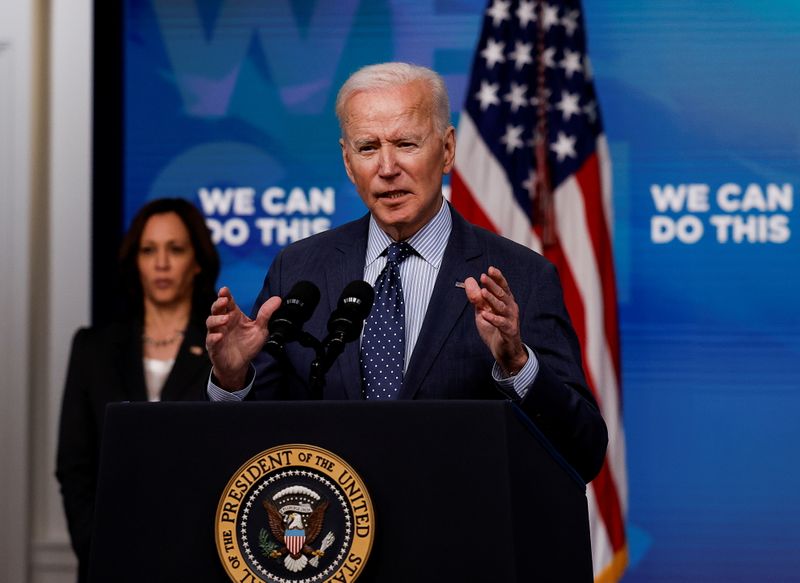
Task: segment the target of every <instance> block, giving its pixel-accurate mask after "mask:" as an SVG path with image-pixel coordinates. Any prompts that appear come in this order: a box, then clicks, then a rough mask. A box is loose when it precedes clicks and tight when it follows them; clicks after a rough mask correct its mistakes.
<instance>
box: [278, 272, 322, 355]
mask: <svg viewBox="0 0 800 583" xmlns="http://www.w3.org/2000/svg"><path fill="white" fill-rule="evenodd" d="M319 298H320V293H319V288H318V287H317V286H316V285H314V284H313V283H311V282H310V281H299V282H297V283H296V284H294V286H292V289H290V290H289V293H288V294H286V295H285V296H284V297H283V301H282V302H281V305H280V307H279V308H278V309H277V310H275V313H274V314H272V317H270V319H269V324H267V328H268V329H269V335H270V337H269V340H267V344H268V345H270V344H273V345H283V344H284V343H286V342H291V341H293V340H295V339H296V338H297V336H298V334H299V333H300V331H301V330H302V328H303V324H305V323H306V322H307V321H308V319H309V318H310V317H311V314H313V313H314V310H315V309H316V307H317V304H319Z"/></svg>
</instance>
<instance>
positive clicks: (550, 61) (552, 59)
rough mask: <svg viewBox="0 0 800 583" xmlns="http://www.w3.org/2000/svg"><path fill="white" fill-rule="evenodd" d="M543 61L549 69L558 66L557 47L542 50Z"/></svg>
mask: <svg viewBox="0 0 800 583" xmlns="http://www.w3.org/2000/svg"><path fill="white" fill-rule="evenodd" d="M542 61H543V62H544V66H545V67H547V68H549V69H555V68H556V49H555V47H547V48H546V49H545V50H544V51H542Z"/></svg>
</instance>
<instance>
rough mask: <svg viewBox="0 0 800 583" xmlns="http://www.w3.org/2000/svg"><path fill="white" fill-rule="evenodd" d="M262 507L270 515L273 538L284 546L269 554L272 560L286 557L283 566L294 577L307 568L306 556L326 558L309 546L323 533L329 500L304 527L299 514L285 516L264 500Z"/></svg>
mask: <svg viewBox="0 0 800 583" xmlns="http://www.w3.org/2000/svg"><path fill="white" fill-rule="evenodd" d="M261 503H262V504H263V505H264V508H265V509H266V511H267V515H268V517H269V529H270V531H271V532H272V536H274V537H275V539H276V540H277V541H278V544H280V545H281V547H280V548H279V549H276V550H274V551H272V552H271V553H270V557H271V558H273V559H277V558H280V557H282V556H284V555H286V557H284V559H283V564H284V565H286V568H287V569H289V570H290V571H292V572H293V573H297V572H298V571H301V570H302V569H304V568H305V566H306V565H307V564H308V557H307V555H310V556H314V557H321V556H323V555H324V554H325V551H323V550H314V549H312V548H311V547H310V546H309V545H310V544H311V543H313V542H314V540H315V539H316V538H317V537H318V536H319V533H320V531H321V530H322V521H323V519H324V517H325V510H326V509H327V508H328V501H327V500H323V501H322V502H320V503H319V505H317V507H316V508H314V510H313V511H312V512H311V514H309V515H308V517H307V518H306V520H305V523H303V517H302V516H301V515H300V514H299V513H297V512H289V513H287V514H286V515H285V516H284V515H282V514H281V513H280V511H279V510H278V508H277V507H276V506H275V505H274V504H272V503H270V502H269V501H268V500H262V501H261Z"/></svg>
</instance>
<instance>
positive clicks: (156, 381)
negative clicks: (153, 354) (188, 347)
mask: <svg viewBox="0 0 800 583" xmlns="http://www.w3.org/2000/svg"><path fill="white" fill-rule="evenodd" d="M173 364H175V359H174V358H173V359H170V360H159V359H157V358H145V359H144V383H145V385H146V386H147V400H148V401H151V402H153V401H160V400H161V389H162V388H164V383H165V382H166V381H167V377H168V376H169V371H171V370H172V365H173Z"/></svg>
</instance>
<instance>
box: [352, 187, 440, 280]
mask: <svg viewBox="0 0 800 583" xmlns="http://www.w3.org/2000/svg"><path fill="white" fill-rule="evenodd" d="M452 228H453V217H452V214H451V212H450V205H449V204H448V202H447V201H443V203H442V208H440V209H439V212H437V213H436V214H435V215H434V217H433V218H432V219H431V220H430V221H428V222H427V224H425V226H423V227H422V228H421V229H420V230H419V231H417V232H416V233H414V235H413V236H411V237H410V238H409V239H408V244H409V245H411V246H412V247H413V248H414V251H415V252H416V254H417V255H419V256H420V257H422V258H423V259H424V260H425V261H427V262H428V263H430V264H431V265H433V266H434V267H436V268H438V267H439V266H440V265H441V263H442V258H443V257H444V250H445V248H446V247H447V240H448V239H449V238H450V231H451V230H452ZM391 243H394V239H392V238H391V237H390V236H389V235H387V234H386V233H385V232H384V231H383V230H382V229H381V228H380V227H379V226H378V223H376V222H375V218H374V217H373V216H372V215H370V216H369V234H368V235H367V255H366V265H370V264H371V263H373V262H374V261H375V260H376V259H377V258H378V257H380V256H381V254H382V253H383V252H384V251H385V250H386V248H387V247H388V246H389V245H390V244H391Z"/></svg>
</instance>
